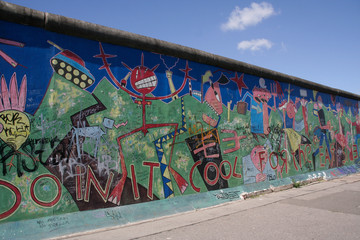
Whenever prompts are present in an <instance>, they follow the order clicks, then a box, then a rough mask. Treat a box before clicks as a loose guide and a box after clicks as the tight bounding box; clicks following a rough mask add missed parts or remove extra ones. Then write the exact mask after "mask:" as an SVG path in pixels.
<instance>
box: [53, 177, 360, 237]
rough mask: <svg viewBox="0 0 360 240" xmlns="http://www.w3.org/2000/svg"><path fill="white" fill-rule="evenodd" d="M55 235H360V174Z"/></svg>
mask: <svg viewBox="0 0 360 240" xmlns="http://www.w3.org/2000/svg"><path fill="white" fill-rule="evenodd" d="M56 239H72V240H75V239H76V240H84V239H87V240H91V239H96V240H98V239H101V240H107V239H112V240H113V239H143V240H149V239H156V240H157V239H181V240H183V239H207V240H211V239H254V240H256V239H262V240H263V239H266V240H271V239H276V240H281V239H286V240H289V239H291V240H292V239H301V240H304V239H326V240H330V239H360V174H355V175H350V176H347V177H344V178H340V179H335V180H331V181H323V182H320V183H314V184H310V185H307V186H303V187H301V188H293V189H290V190H286V191H282V192H276V193H270V194H266V195H262V196H258V197H254V198H251V199H247V200H243V201H237V202H232V203H228V204H225V205H222V206H216V207H212V208H208V209H202V210H198V211H195V212H189V213H182V214H178V215H173V216H169V217H165V218H161V219H154V220H152V221H146V222H142V223H136V224H131V225H127V226H122V227H117V228H108V229H103V230H97V231H94V232H91V233H90V232H87V233H80V234H75V235H72V236H65V237H62V238H56Z"/></svg>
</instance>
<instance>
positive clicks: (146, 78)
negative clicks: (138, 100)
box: [130, 66, 158, 95]
mask: <svg viewBox="0 0 360 240" xmlns="http://www.w3.org/2000/svg"><path fill="white" fill-rule="evenodd" d="M130 83H131V86H132V87H133V88H134V89H135V90H136V91H137V92H139V93H141V94H144V95H145V94H148V93H151V92H152V91H154V89H155V88H156V86H157V83H158V79H157V77H156V75H155V73H154V71H153V70H152V69H149V68H147V67H145V66H137V67H135V68H134V69H133V70H132V71H131V77H130Z"/></svg>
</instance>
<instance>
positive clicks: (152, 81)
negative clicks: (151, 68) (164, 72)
mask: <svg viewBox="0 0 360 240" xmlns="http://www.w3.org/2000/svg"><path fill="white" fill-rule="evenodd" d="M156 82H157V78H156V76H151V77H148V78H145V79H143V80H140V81H138V82H136V83H135V86H136V87H137V89H141V88H149V87H155V86H156Z"/></svg>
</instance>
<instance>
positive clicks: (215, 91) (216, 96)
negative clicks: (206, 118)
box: [214, 91, 220, 102]
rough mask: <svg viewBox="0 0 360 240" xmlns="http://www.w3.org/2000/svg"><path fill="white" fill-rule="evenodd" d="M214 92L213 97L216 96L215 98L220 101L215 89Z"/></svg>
mask: <svg viewBox="0 0 360 240" xmlns="http://www.w3.org/2000/svg"><path fill="white" fill-rule="evenodd" d="M214 93H215V97H216V99H217V100H218V101H219V102H220V97H219V94H218V93H217V92H216V91H214Z"/></svg>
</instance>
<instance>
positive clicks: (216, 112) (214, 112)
mask: <svg viewBox="0 0 360 240" xmlns="http://www.w3.org/2000/svg"><path fill="white" fill-rule="evenodd" d="M204 102H205V103H206V104H207V105H208V107H209V108H210V109H211V110H213V112H214V113H216V115H217V116H219V114H218V112H217V111H216V110H215V108H213V107H212V106H211V105H210V104H209V103H208V102H207V101H206V100H204Z"/></svg>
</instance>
